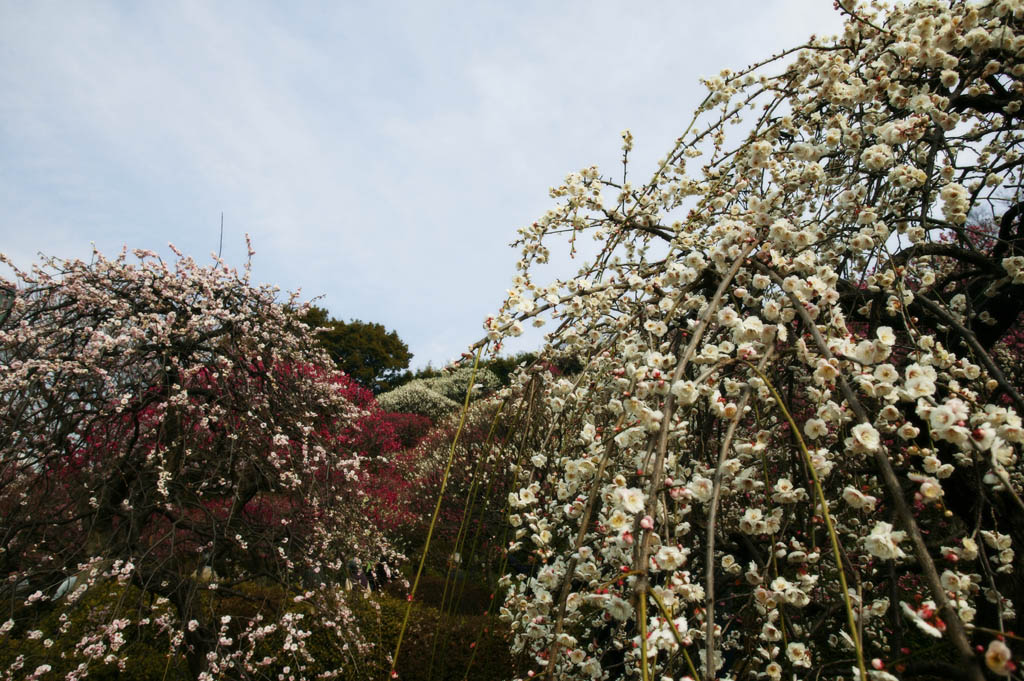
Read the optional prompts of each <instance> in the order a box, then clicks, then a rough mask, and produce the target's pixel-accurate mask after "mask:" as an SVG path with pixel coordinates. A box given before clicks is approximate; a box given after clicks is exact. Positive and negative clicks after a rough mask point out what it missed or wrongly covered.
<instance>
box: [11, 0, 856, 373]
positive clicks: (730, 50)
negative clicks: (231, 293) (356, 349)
mask: <svg viewBox="0 0 1024 681" xmlns="http://www.w3.org/2000/svg"><path fill="white" fill-rule="evenodd" d="M840 23H841V22H840V19H839V16H838V15H837V14H836V13H835V12H834V11H833V9H832V0H715V1H714V2H707V1H706V0H675V1H674V2H655V1H647V2H642V3H639V2H637V3H626V2H618V3H613V2H599V1H598V2H595V1H593V0H591V1H587V2H551V1H550V0H549V1H547V2H539V1H538V2H533V1H529V0H517V1H516V2H468V1H465V2H434V1H432V0H418V1H413V2H403V1H399V0H391V1H389V2H378V3H372V4H371V3H367V2H358V3H357V2H323V3H313V2H288V3H282V2H256V1H253V0H247V1H245V2H145V3H144V2H116V3H115V2H111V3H104V2H98V1H97V2H92V1H90V2H62V3H56V2H45V1H36V0H34V1H33V2H19V1H16V0H0V251H4V252H6V253H7V254H8V255H10V256H11V257H12V258H14V260H15V261H16V262H18V263H19V264H20V265H23V266H26V265H28V264H30V263H31V262H32V261H34V260H35V259H36V257H37V255H36V254H37V253H40V252H42V253H45V254H47V255H56V256H61V257H81V258H88V257H89V254H90V252H91V243H92V242H95V243H96V245H97V247H98V248H99V249H100V250H101V251H102V252H104V253H105V254H107V255H115V254H116V253H117V252H119V251H120V249H121V247H122V246H123V245H127V246H128V247H129V248H130V249H132V248H148V249H153V250H157V251H159V252H161V253H163V254H165V255H167V256H168V257H170V254H169V251H167V249H166V245H167V243H168V242H171V243H174V244H175V245H176V246H177V247H178V248H179V249H181V250H182V251H184V252H185V253H187V254H189V255H192V256H193V257H195V258H196V259H197V260H199V261H200V262H207V261H208V260H209V255H210V253H211V252H213V251H216V250H217V242H218V232H219V225H220V215H221V212H223V213H224V247H223V255H224V257H225V259H226V260H228V261H229V263H230V264H234V265H238V266H241V265H242V264H243V263H244V258H245V243H244V234H245V233H249V234H250V235H251V237H252V240H253V246H254V248H255V250H256V256H255V258H254V266H253V270H254V276H255V279H256V280H257V281H260V282H267V283H273V284H278V285H280V286H281V287H282V288H284V289H288V290H295V289H299V288H301V289H302V293H303V296H304V297H305V298H307V299H308V298H311V297H313V296H320V295H322V296H324V298H323V299H322V300H321V302H320V304H321V305H322V306H323V307H326V308H327V309H328V310H329V311H330V313H331V314H332V315H333V316H334V317H337V318H339V319H346V320H347V319H352V318H357V319H363V320H366V321H375V322H380V323H382V324H384V325H385V326H386V327H388V328H389V329H394V330H396V331H397V332H398V334H399V336H401V338H402V339H403V340H405V341H406V343H408V345H409V348H410V350H411V351H412V352H413V354H414V359H413V362H412V363H413V366H414V367H420V366H423V365H425V364H426V363H427V362H428V361H430V362H432V363H433V364H434V365H438V364H442V363H444V362H445V361H447V360H450V359H453V358H455V357H457V356H458V355H459V354H460V353H461V352H462V351H463V350H464V349H465V348H466V346H468V345H469V344H470V343H472V342H473V341H475V340H477V339H478V338H479V337H480V336H482V335H483V330H482V328H481V323H482V321H483V320H484V318H485V317H486V316H487V315H488V314H490V313H491V312H493V311H495V310H496V309H497V308H498V306H499V305H500V302H501V300H502V298H503V296H504V293H505V290H506V289H507V288H508V287H509V286H510V285H511V280H512V277H513V275H514V274H515V271H514V263H515V260H516V253H515V252H514V251H513V250H512V249H510V248H509V247H508V243H509V242H510V241H512V240H513V239H514V238H515V231H516V229H517V228H518V227H520V226H522V225H524V224H527V223H529V222H532V221H533V220H534V219H536V218H537V217H538V216H540V215H541V214H542V213H543V212H544V211H545V210H546V209H547V208H548V207H549V206H550V205H551V199H549V198H548V195H547V189H548V187H550V186H551V185H553V184H558V183H559V182H560V181H561V179H562V178H563V177H564V176H565V174H566V173H568V172H571V171H574V170H578V169H579V168H582V167H585V166H589V165H591V164H598V165H599V166H600V167H601V168H602V169H606V170H607V171H608V172H612V171H615V170H616V165H617V164H618V159H619V154H620V145H621V140H620V137H619V134H620V132H621V131H622V130H623V129H625V128H630V129H631V130H632V131H633V134H634V136H635V139H636V148H635V152H634V157H635V159H636V171H637V172H638V175H636V177H643V178H644V179H646V177H648V176H649V175H650V171H651V170H652V169H653V163H654V161H655V160H656V159H657V158H658V157H659V156H661V155H662V154H664V153H665V152H666V151H667V150H668V149H669V148H670V146H671V144H672V142H673V140H674V139H675V138H676V137H677V136H678V135H679V134H680V133H681V132H682V129H683V127H684V126H685V123H686V121H688V120H689V116H690V114H691V112H692V111H693V109H694V107H695V106H696V105H697V104H698V103H699V102H700V100H701V99H702V97H703V89H702V88H701V86H700V85H699V84H698V82H697V81H698V78H700V77H701V76H708V75H712V74H715V73H717V72H718V71H720V70H721V69H722V68H725V67H729V68H738V67H742V66H745V65H747V64H748V63H750V62H752V61H755V60H758V59H760V58H763V57H765V56H767V55H768V54H770V53H772V52H775V51H778V50H780V49H782V48H785V47H789V46H792V45H795V44H797V43H800V42H803V41H804V40H805V39H806V38H807V37H808V36H809V35H810V34H812V33H817V34H819V35H821V34H832V33H835V32H837V31H838V30H839V27H840ZM0 274H3V275H4V276H9V275H8V273H7V272H2V273H0Z"/></svg>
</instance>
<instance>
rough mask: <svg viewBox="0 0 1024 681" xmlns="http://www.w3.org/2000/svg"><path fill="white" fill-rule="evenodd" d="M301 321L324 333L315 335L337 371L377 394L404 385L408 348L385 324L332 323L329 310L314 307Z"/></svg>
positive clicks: (410, 357) (409, 354)
mask: <svg viewBox="0 0 1024 681" xmlns="http://www.w3.org/2000/svg"><path fill="white" fill-rule="evenodd" d="M302 321H304V322H305V323H306V324H309V325H310V326H311V327H313V328H320V329H322V330H321V331H319V332H318V333H317V334H316V335H317V338H318V339H319V340H320V343H321V345H323V346H324V348H325V349H326V350H327V352H328V353H330V355H331V359H333V360H334V362H335V364H337V366H338V368H339V369H341V370H342V371H344V372H345V373H346V374H348V375H349V376H351V377H352V378H354V379H356V380H357V381H359V383H361V384H362V385H363V386H365V387H367V388H369V389H370V390H372V391H373V392H374V394H377V393H380V392H383V391H384V390H390V389H391V388H393V387H395V385H397V384H398V383H399V382H401V381H400V380H399V379H400V377H401V376H403V374H402V370H403V369H405V368H407V367H408V366H409V361H410V360H411V359H412V353H411V352H409V346H407V345H406V344H405V342H403V341H402V339H401V338H399V337H398V333H396V332H395V331H388V330H387V329H385V328H384V326H383V325H382V324H377V323H374V322H363V321H360V320H358V319H353V320H351V321H349V322H343V321H339V320H337V319H333V318H330V319H329V318H328V316H327V310H325V309H323V308H320V307H315V306H314V307H311V308H310V310H309V312H308V313H306V315H305V316H304V317H303V318H302ZM406 373H408V372H406Z"/></svg>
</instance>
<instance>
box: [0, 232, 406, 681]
mask: <svg viewBox="0 0 1024 681" xmlns="http://www.w3.org/2000/svg"><path fill="white" fill-rule="evenodd" d="M135 255H136V256H137V258H138V262H135V263H133V262H129V258H128V256H127V254H126V253H122V254H121V255H120V257H118V258H116V259H112V260H111V259H107V258H105V257H103V256H102V255H100V254H98V253H97V254H95V256H94V258H93V261H92V262H91V263H84V262H81V261H77V260H76V261H65V260H57V259H46V260H44V262H43V263H42V264H41V265H40V266H37V267H35V268H33V270H32V271H31V272H23V271H18V270H17V269H16V268H15V271H16V275H17V277H18V280H17V281H15V282H2V283H3V284H4V285H6V286H10V287H13V288H15V289H16V296H15V300H14V303H13V308H12V310H11V313H10V315H9V316H8V317H7V319H6V320H5V321H4V322H3V323H2V326H0V358H2V361H0V403H2V405H3V413H4V418H3V419H0V528H2V542H3V543H2V545H0V574H2V576H3V581H2V583H0V596H2V598H3V600H4V601H5V602H7V603H8V604H9V607H8V608H7V612H8V616H7V620H6V623H3V624H2V625H0V636H4V637H7V638H8V641H9V643H10V644H11V647H12V648H14V649H17V650H22V649H24V650H26V651H29V650H31V649H30V648H28V647H24V646H19V645H15V644H18V642H24V641H31V640H42V639H43V638H44V632H43V631H42V630H41V629H39V628H38V627H39V626H40V624H39V623H40V622H43V621H44V620H46V621H52V617H51V615H53V614H55V613H60V612H62V611H64V612H70V611H71V609H72V608H73V605H74V604H75V603H76V602H78V601H79V600H80V599H82V598H83V597H84V596H85V595H86V594H88V593H90V591H91V590H92V589H93V588H94V587H98V586H99V585H100V584H108V583H120V584H122V585H125V586H130V587H132V588H131V589H130V590H123V591H122V593H124V594H126V596H125V597H123V598H121V599H119V600H117V601H116V602H115V601H112V602H111V608H112V609H111V611H110V612H108V613H107V614H106V616H105V617H104V618H103V619H102V621H99V622H93V626H91V628H87V629H86V630H85V631H84V632H83V631H81V630H79V629H75V632H76V633H75V636H76V637H78V638H76V640H73V641H64V640H63V639H62V638H61V637H62V636H66V635H68V633H69V632H70V631H72V622H71V620H70V619H68V618H66V617H64V616H61V617H59V618H58V620H57V621H58V622H60V624H59V626H57V629H56V630H55V631H49V630H48V631H46V632H45V638H46V640H45V641H43V644H44V645H43V646H42V647H37V648H36V650H37V651H41V652H42V654H41V656H39V657H38V658H35V659H33V657H32V655H33V653H30V652H26V653H25V654H19V655H18V656H17V657H15V659H13V660H12V662H11V664H10V666H9V667H7V668H6V669H4V670H2V672H0V674H2V675H3V677H4V678H23V677H32V678H35V676H36V675H42V674H44V673H46V671H47V669H49V668H50V662H51V660H48V659H46V655H47V653H46V651H47V650H49V649H51V646H52V650H53V651H60V653H61V655H62V656H64V657H63V659H62V661H61V666H62V668H67V669H69V670H70V671H68V672H67V674H66V677H67V678H68V679H76V678H83V677H85V676H87V675H88V673H89V670H90V669H91V668H96V667H99V666H107V667H109V666H110V665H114V666H115V667H116V666H121V667H123V666H124V665H125V664H126V662H127V658H128V656H129V655H130V654H131V650H132V647H131V645H130V643H131V641H130V640H129V639H130V638H131V636H129V633H128V632H133V631H138V630H140V629H141V628H147V629H148V630H150V632H151V633H150V634H148V635H147V636H148V637H149V638H148V639H147V640H152V638H153V636H156V637H158V638H160V639H163V640H166V641H167V643H168V649H169V651H170V654H171V655H172V656H180V657H183V658H184V659H185V661H186V662H187V668H188V670H189V673H190V674H191V676H192V677H193V678H196V679H209V678H213V677H225V676H228V677H237V678H256V677H259V675H260V674H261V673H262V672H261V670H266V669H269V668H271V667H272V666H274V665H277V666H281V665H282V664H283V665H284V666H288V667H289V668H290V669H291V670H292V673H293V674H294V675H295V678H306V674H307V672H306V670H307V669H311V668H313V667H311V666H310V665H314V662H316V663H317V664H322V663H323V662H324V660H322V659H321V660H319V661H314V660H313V659H312V658H311V655H310V653H309V650H308V649H307V646H306V643H305V641H306V640H307V639H308V638H309V636H310V631H311V629H312V628H313V627H314V626H315V627H316V628H317V629H318V630H319V631H321V632H323V631H330V632H333V635H332V636H330V637H328V638H329V639H330V640H331V641H332V642H333V643H332V648H331V650H330V651H329V652H330V657H331V660H333V662H334V663H335V665H336V666H339V667H344V666H346V665H358V664H359V659H360V656H361V655H362V654H363V652H364V651H365V650H366V646H367V644H366V642H365V640H364V639H363V638H362V637H361V635H360V633H359V631H358V630H357V629H356V627H354V626H353V624H352V614H351V610H350V609H349V608H348V606H347V605H346V597H347V596H346V594H345V593H344V592H343V590H341V589H339V588H338V586H337V584H338V583H340V581H341V580H340V579H339V576H340V575H341V573H342V571H343V566H344V563H345V560H346V559H348V558H349V557H352V556H361V557H364V558H366V559H370V558H373V559H376V558H377V557H379V556H381V555H385V554H387V553H388V552H389V551H390V548H389V546H388V544H387V543H386V541H385V540H384V539H383V537H382V536H381V534H380V533H379V532H378V531H376V530H375V529H374V528H372V527H369V526H368V525H367V524H366V519H365V517H364V515H363V507H364V506H365V505H366V498H365V493H364V492H363V491H362V489H361V488H360V486H359V484H358V483H359V475H360V470H361V464H362V459H363V458H365V453H366V452H367V451H369V452H370V454H376V453H379V452H385V451H391V450H393V449H394V448H396V447H397V441H396V440H395V438H394V433H393V430H391V429H389V428H383V427H381V423H382V422H381V421H380V415H379V410H378V411H376V412H375V411H374V408H373V401H372V395H368V391H364V390H362V389H361V388H359V387H358V386H356V385H354V384H353V383H352V382H351V381H350V380H348V379H347V378H345V377H343V376H340V375H338V374H337V373H335V372H332V371H330V370H328V369H327V368H326V367H330V366H332V364H331V362H330V359H329V357H327V356H326V355H325V354H324V352H323V351H322V350H320V349H319V346H318V345H317V343H316V341H315V339H314V338H313V336H312V335H311V334H310V333H309V330H308V328H307V327H306V326H305V325H304V324H302V323H301V322H300V321H299V315H300V314H301V312H302V308H301V307H300V306H298V305H297V304H296V301H295V298H294V297H292V298H291V299H289V300H288V301H286V302H285V303H284V304H282V303H279V302H277V299H276V298H277V292H276V290H275V289H272V288H270V287H266V286H263V287H255V286H253V285H251V284H250V282H249V271H248V268H246V270H245V271H244V272H243V273H239V272H237V271H235V270H233V269H230V268H228V267H225V266H224V265H223V264H222V263H220V262H219V261H218V262H214V263H213V264H212V265H210V266H206V267H201V266H199V265H197V264H196V263H195V262H194V261H192V260H191V259H189V258H184V257H181V258H180V259H179V260H177V262H175V263H174V264H173V265H172V266H169V265H168V264H166V263H164V262H163V261H162V260H161V259H159V258H158V257H157V256H156V255H155V254H153V253H150V252H145V251H136V252H135ZM4 261H5V262H7V264H8V265H11V263H10V262H8V261H6V260H4ZM11 266H12V267H13V265H11ZM271 592H272V593H274V594H276V596H275V597H274V598H269V597H264V596H260V595H259V594H261V593H271ZM127 594H135V595H134V596H133V597H130V598H129V597H128V596H127ZM243 603H244V604H246V605H245V607H241V606H240V604H243ZM47 618H50V619H49V620H48V619H47ZM90 621H91V620H90ZM76 626H79V625H76ZM269 641H279V642H280V645H279V646H274V647H272V648H273V649H271V650H269V652H268V649H269V648H271V647H270V646H268V645H267V642H269ZM34 654H37V655H38V654H39V653H38V652H37V653H34ZM314 667H315V668H317V669H321V667H319V666H316V665H314Z"/></svg>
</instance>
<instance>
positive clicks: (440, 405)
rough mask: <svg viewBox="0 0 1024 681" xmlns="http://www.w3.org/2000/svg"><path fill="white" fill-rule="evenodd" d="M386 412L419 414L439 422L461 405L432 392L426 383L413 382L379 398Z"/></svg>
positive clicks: (378, 401)
mask: <svg viewBox="0 0 1024 681" xmlns="http://www.w3.org/2000/svg"><path fill="white" fill-rule="evenodd" d="M377 404H379V405H380V407H381V409H383V410H384V411H400V412H407V413H411V414H419V415H421V416H426V417H428V418H430V419H433V420H434V421H437V420H438V419H440V418H441V417H443V416H445V415H446V414H448V413H450V412H452V411H454V410H456V409H458V407H459V405H458V403H456V402H455V401H454V400H451V399H449V398H447V397H445V396H444V395H442V394H441V393H439V392H436V391H434V390H431V389H430V388H429V387H428V386H427V384H426V382H425V381H418V380H417V381H412V382H411V383H406V384H405V385H403V386H401V387H398V388H395V389H394V390H391V391H390V392H386V393H384V394H382V395H380V396H378V397H377Z"/></svg>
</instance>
